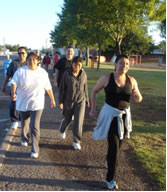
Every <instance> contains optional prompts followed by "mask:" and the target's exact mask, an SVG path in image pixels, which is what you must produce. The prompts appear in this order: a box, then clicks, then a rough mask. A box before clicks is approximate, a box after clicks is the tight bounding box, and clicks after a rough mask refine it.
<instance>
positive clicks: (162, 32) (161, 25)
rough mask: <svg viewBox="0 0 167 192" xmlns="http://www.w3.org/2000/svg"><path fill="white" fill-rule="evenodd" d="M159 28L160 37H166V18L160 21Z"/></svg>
mask: <svg viewBox="0 0 167 192" xmlns="http://www.w3.org/2000/svg"><path fill="white" fill-rule="evenodd" d="M160 29H161V37H163V38H165V39H166V18H165V19H164V20H162V21H161V24H160Z"/></svg>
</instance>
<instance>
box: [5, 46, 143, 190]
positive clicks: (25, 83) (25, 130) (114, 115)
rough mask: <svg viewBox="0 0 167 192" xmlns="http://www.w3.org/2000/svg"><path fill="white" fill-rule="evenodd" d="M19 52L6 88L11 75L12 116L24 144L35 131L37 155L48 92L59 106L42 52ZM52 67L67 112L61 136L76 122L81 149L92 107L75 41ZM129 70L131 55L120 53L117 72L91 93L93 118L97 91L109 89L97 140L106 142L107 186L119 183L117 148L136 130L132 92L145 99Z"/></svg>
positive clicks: (33, 140) (76, 139)
mask: <svg viewBox="0 0 167 192" xmlns="http://www.w3.org/2000/svg"><path fill="white" fill-rule="evenodd" d="M18 55H19V59H17V60H14V61H12V62H11V64H10V65H9V67H8V69H7V73H6V77H5V80H4V83H3V85H2V90H3V91H5V87H6V85H7V83H8V81H9V79H11V104H10V106H13V107H10V116H11V121H12V122H13V123H18V122H19V121H21V145H22V146H28V143H29V137H30V136H31V157H32V158H38V156H39V140H40V118H41V115H42V111H43V109H44V101H45V100H44V99H45V91H46V92H47V93H48V95H49V97H50V100H51V107H55V106H56V103H55V99H54V95H53V91H52V86H51V83H50V80H49V76H48V73H47V71H46V70H44V69H43V68H41V67H39V66H38V63H39V58H38V55H37V54H36V53H34V52H30V53H29V54H27V52H26V48H24V47H20V48H19V49H18ZM54 68H55V76H54V86H55V87H58V92H59V93H58V102H59V103H58V107H59V108H60V109H61V110H62V113H63V119H62V121H61V123H60V128H59V131H60V136H61V138H62V139H65V138H66V134H67V130H68V127H69V126H70V125H71V123H72V121H73V129H72V130H73V148H74V149H75V150H81V142H82V129H83V122H84V114H85V107H86V106H87V107H90V103H89V97H88V87H87V74H86V72H85V71H84V69H83V63H82V59H81V58H80V57H79V56H77V57H74V49H73V47H71V46H69V47H67V49H66V56H65V57H63V58H61V59H59V60H58V61H57V63H56V65H55V67H54ZM128 70H129V59H128V57H127V56H126V55H119V56H117V58H116V61H115V71H114V72H113V73H111V74H107V75H104V76H102V77H101V78H100V79H99V80H98V82H97V84H96V85H95V87H94V88H93V89H92V93H91V109H90V112H89V115H90V117H92V116H95V115H96V95H97V94H98V93H99V92H100V91H101V90H102V89H104V92H105V104H104V106H103V108H102V109H101V111H100V114H99V117H98V120H97V125H96V127H95V129H94V133H93V139H94V140H101V139H107V141H108V151H107V157H106V160H107V168H108V171H107V178H106V180H107V187H108V188H109V189H114V188H117V183H116V181H115V175H116V170H117V165H118V161H119V150H120V147H121V145H122V142H123V141H124V139H125V138H126V137H127V138H130V132H131V131H132V122H131V112H130V97H132V98H133V99H134V101H135V102H141V101H142V95H141V93H140V91H139V88H138V84H137V81H136V80H135V79H134V78H133V77H131V76H129V75H127V72H128ZM17 126H18V124H17ZM17 126H12V128H15V127H17ZM29 129H30V130H31V132H30V134H29Z"/></svg>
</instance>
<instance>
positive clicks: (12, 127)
mask: <svg viewBox="0 0 167 192" xmlns="http://www.w3.org/2000/svg"><path fill="white" fill-rule="evenodd" d="M18 125H19V122H12V125H11V129H17V128H18Z"/></svg>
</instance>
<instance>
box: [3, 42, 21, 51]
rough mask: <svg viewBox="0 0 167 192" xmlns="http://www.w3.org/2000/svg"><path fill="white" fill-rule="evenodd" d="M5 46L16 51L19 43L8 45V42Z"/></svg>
mask: <svg viewBox="0 0 167 192" xmlns="http://www.w3.org/2000/svg"><path fill="white" fill-rule="evenodd" d="M5 47H6V48H7V49H9V50H10V51H17V50H18V48H19V47H20V45H19V44H17V45H9V44H6V45H5Z"/></svg>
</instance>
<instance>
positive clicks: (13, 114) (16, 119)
mask: <svg viewBox="0 0 167 192" xmlns="http://www.w3.org/2000/svg"><path fill="white" fill-rule="evenodd" d="M26 57H27V50H26V48H25V47H19V48H18V59H15V60H13V61H12V62H11V63H10V65H9V67H8V69H7V73H6V76H5V80H4V82H3V84H2V91H3V92H5V91H6V85H7V84H8V85H9V86H11V83H10V80H11V79H12V77H13V75H14V73H15V71H16V70H17V69H18V68H20V67H22V66H24V65H26ZM9 113H10V119H11V122H12V124H11V128H13V129H17V127H21V123H20V116H19V111H17V110H16V101H13V100H11V102H10V109H9Z"/></svg>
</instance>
